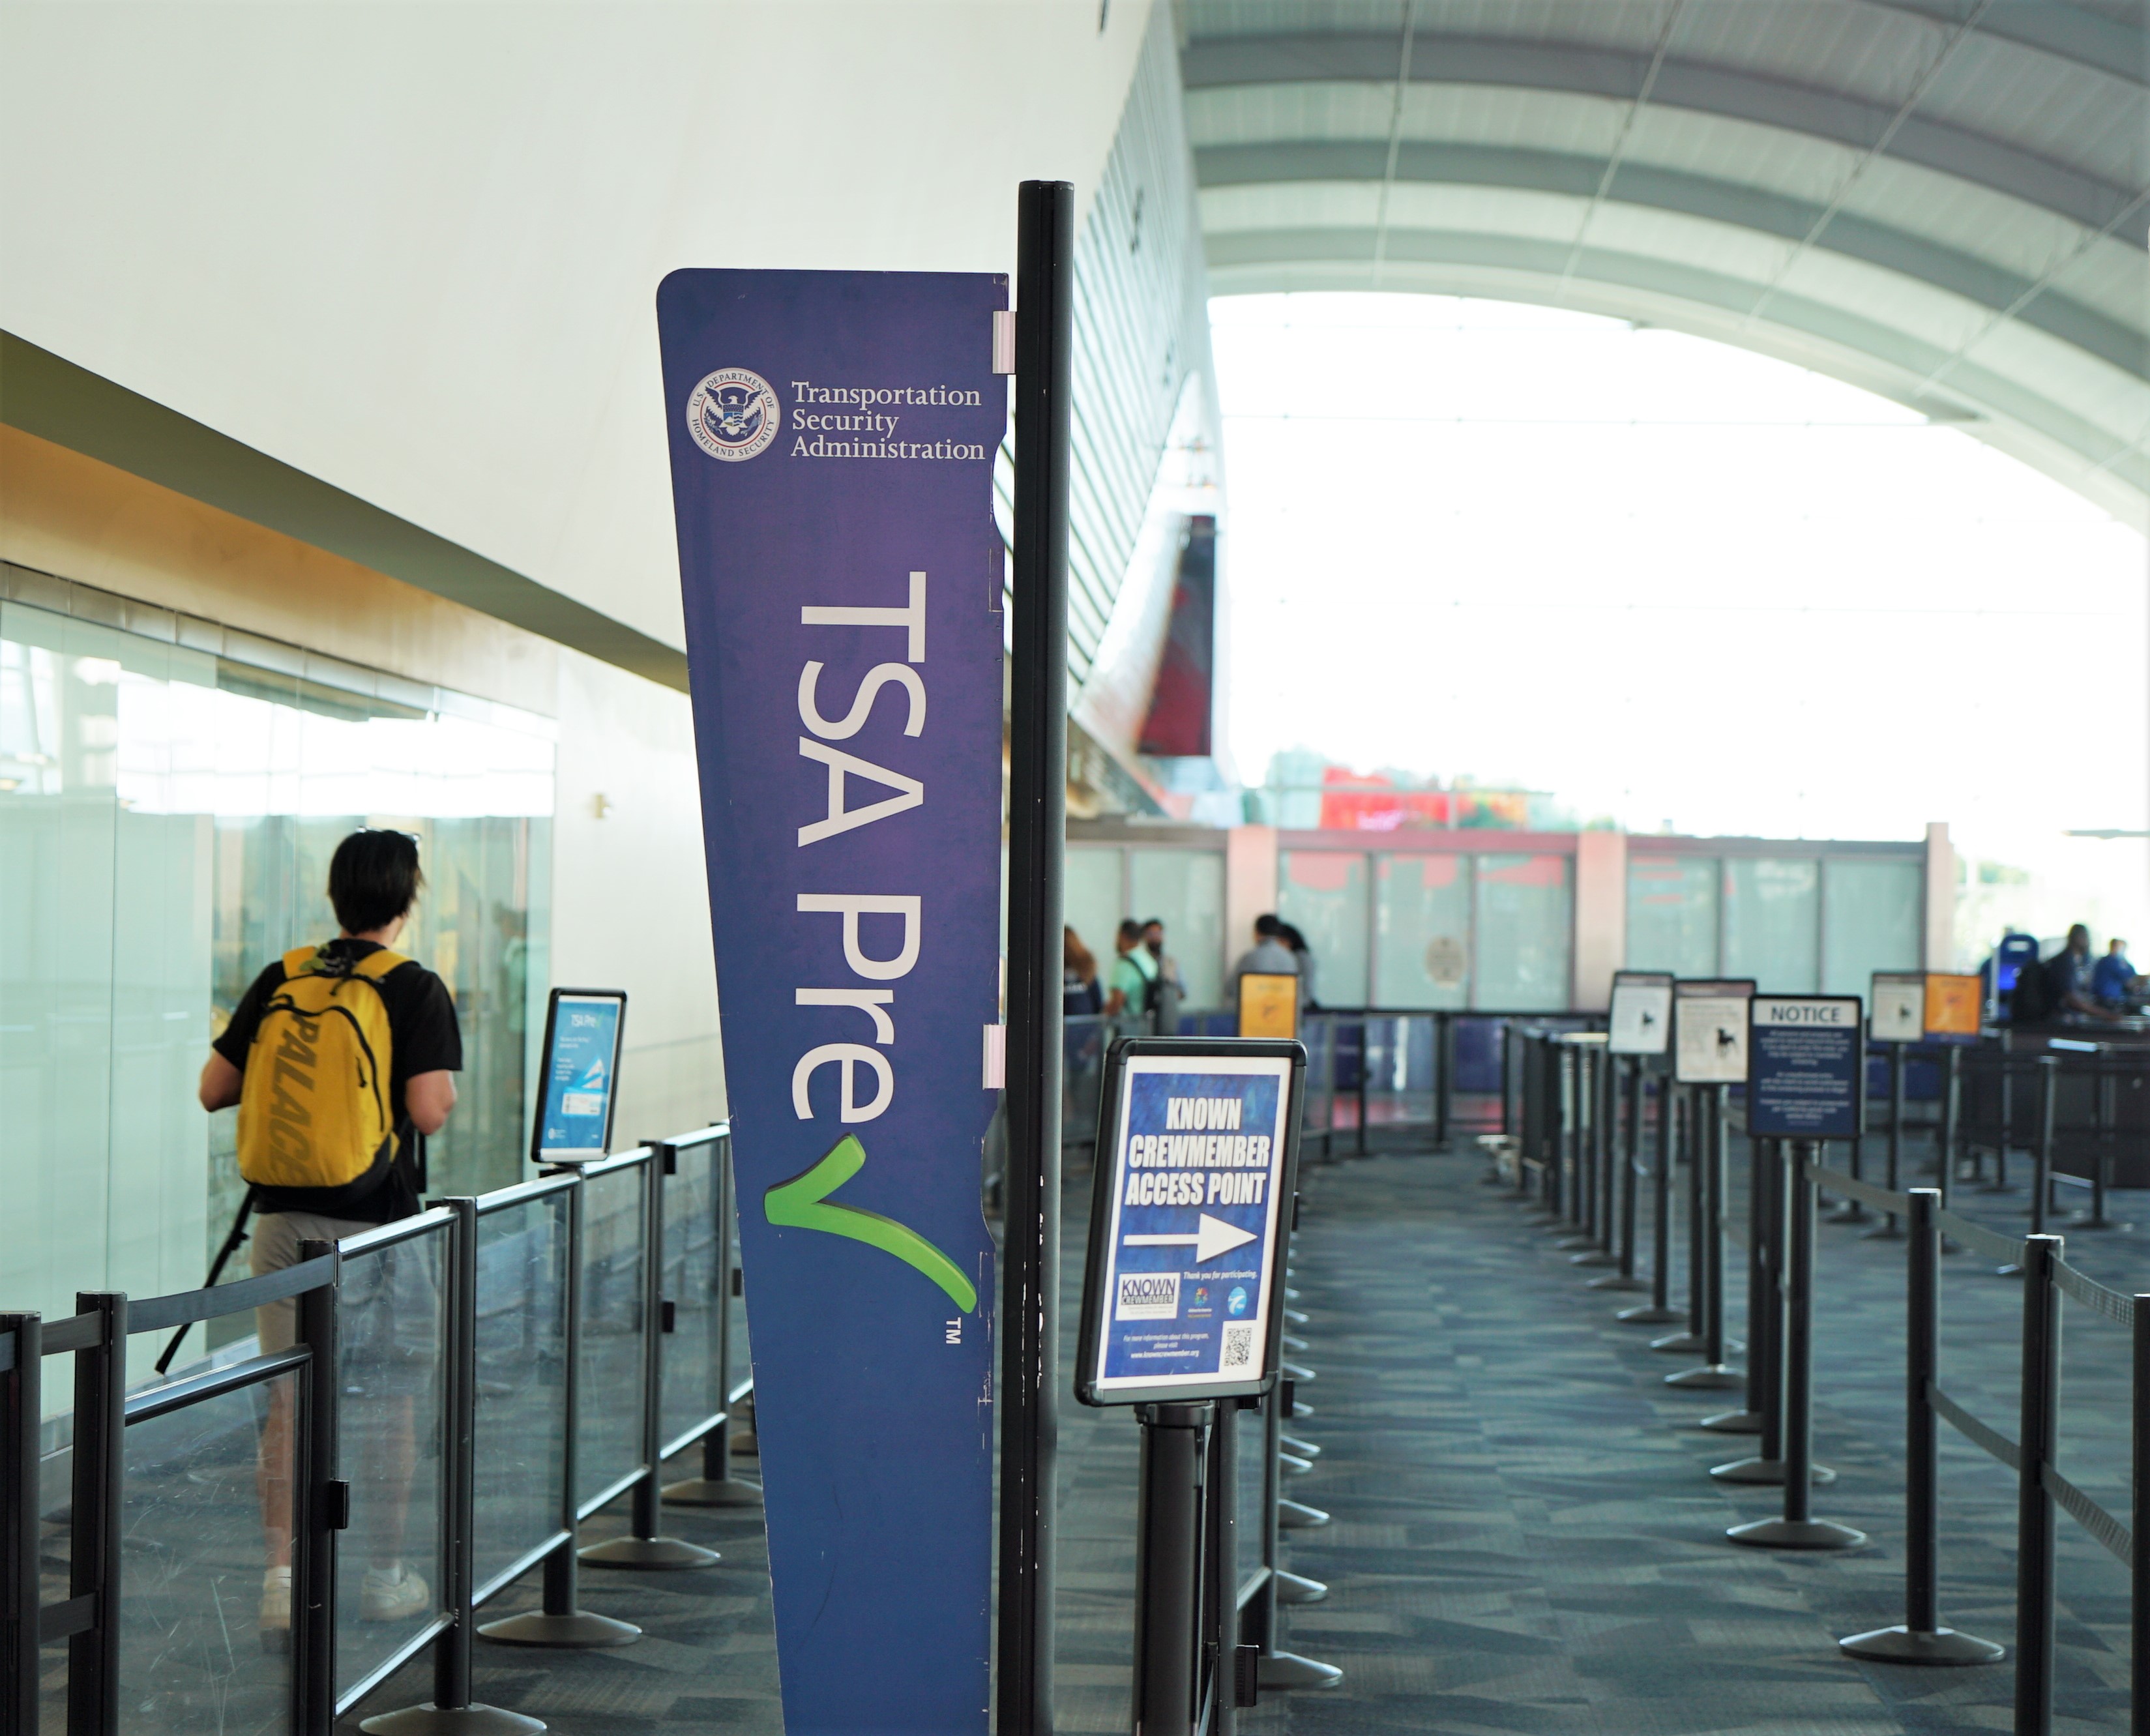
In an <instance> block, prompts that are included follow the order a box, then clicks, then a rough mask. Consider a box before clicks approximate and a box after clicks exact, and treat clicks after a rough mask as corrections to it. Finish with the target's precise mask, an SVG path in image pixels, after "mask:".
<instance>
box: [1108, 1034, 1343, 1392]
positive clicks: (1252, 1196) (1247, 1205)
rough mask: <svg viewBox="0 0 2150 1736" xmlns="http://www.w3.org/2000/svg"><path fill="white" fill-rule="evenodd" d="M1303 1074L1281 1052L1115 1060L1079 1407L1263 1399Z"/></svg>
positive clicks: (1199, 1045) (1193, 1045) (1149, 1049)
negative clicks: (1233, 1397) (1258, 1395)
mask: <svg viewBox="0 0 2150 1736" xmlns="http://www.w3.org/2000/svg"><path fill="white" fill-rule="evenodd" d="M1304 1068H1305V1051H1304V1050H1303V1049H1302V1048H1301V1047H1300V1045H1299V1044H1298V1043H1296V1042H1257V1041H1245V1042H1239V1041H1233V1040H1229V1039H1227V1040H1214V1039H1213V1040H1211V1041H1209V1042H1197V1041H1195V1040H1192V1039H1189V1040H1187V1041H1183V1042H1175V1041H1173V1040H1171V1039H1167V1038H1153V1039H1135V1040H1132V1041H1129V1042H1123V1043H1121V1044H1118V1045H1117V1046H1116V1047H1115V1048H1114V1050H1113V1055H1112V1057H1111V1059H1110V1061H1109V1062H1108V1067H1107V1072H1106V1077H1105V1083H1104V1091H1105V1096H1106V1102H1107V1106H1108V1107H1107V1115H1106V1123H1107V1125H1106V1128H1105V1129H1104V1137H1103V1140H1102V1141H1101V1153H1102V1155H1101V1158H1100V1161H1099V1163H1098V1188H1097V1198H1096V1201H1095V1206H1094V1209H1093V1214H1092V1217H1091V1229H1090V1236H1091V1241H1090V1260H1089V1266H1088V1272H1087V1274H1086V1276H1087V1282H1086V1284H1085V1285H1084V1297H1083V1331H1082V1349H1081V1352H1080V1355H1079V1357H1078V1374H1077V1377H1076V1395H1077V1396H1078V1397H1079V1398H1080V1399H1082V1400H1083V1402H1084V1403H1086V1404H1092V1405H1114V1404H1134V1403H1138V1402H1147V1401H1149V1400H1158V1399H1176V1400H1202V1399H1209V1398H1221V1397H1226V1396H1229V1395H1233V1394H1235V1393H1253V1392H1260V1391H1263V1390H1266V1388H1267V1386H1268V1385H1269V1380H1271V1378H1272V1377H1273V1375H1274V1371H1275V1351H1276V1340H1275V1335H1274V1327H1275V1325H1276V1322H1277V1320H1279V1319H1280V1318H1281V1316H1280V1315H1279V1314H1278V1312H1277V1309H1276V1299H1277V1294H1278V1292H1277V1287H1276V1286H1277V1279H1278V1275H1279V1273H1280V1271H1281V1253H1282V1248H1283V1244H1284V1239H1285V1237H1286V1236H1287V1234H1289V1229H1290V1221H1291V1220H1290V1204H1291V1200H1290V1194H1291V1187H1292V1177H1293V1174H1294V1170H1295V1159H1296V1156H1297V1152H1296V1148H1295V1139H1294V1138H1293V1129H1294V1128H1295V1127H1296V1125H1297V1108H1296V1103H1297V1091H1296V1085H1297V1082H1298V1081H1299V1079H1300V1077H1303V1071H1304Z"/></svg>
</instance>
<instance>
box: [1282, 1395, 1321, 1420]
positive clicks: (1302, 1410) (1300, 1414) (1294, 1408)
mask: <svg viewBox="0 0 2150 1736" xmlns="http://www.w3.org/2000/svg"><path fill="white" fill-rule="evenodd" d="M1284 1415H1285V1416H1289V1417H1290V1418H1292V1419H1293V1420H1294V1421H1298V1420H1300V1419H1301V1418H1304V1417H1309V1416H1313V1415H1314V1406H1313V1405H1302V1404H1301V1403H1300V1401H1299V1400H1297V1399H1294V1400H1292V1401H1291V1409H1290V1410H1287V1411H1285V1412H1284Z"/></svg>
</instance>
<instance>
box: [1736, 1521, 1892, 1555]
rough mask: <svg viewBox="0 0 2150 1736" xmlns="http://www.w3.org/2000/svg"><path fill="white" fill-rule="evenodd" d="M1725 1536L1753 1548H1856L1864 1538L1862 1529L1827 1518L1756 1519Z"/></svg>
mask: <svg viewBox="0 0 2150 1736" xmlns="http://www.w3.org/2000/svg"><path fill="white" fill-rule="evenodd" d="M1724 1535H1725V1536H1726V1537H1729V1538H1731V1539H1732V1541H1733V1542H1735V1543H1746V1544H1749V1545H1751V1546H1752V1547H1754V1548H1756V1549H1856V1548H1858V1547H1859V1546H1860V1544H1862V1543H1864V1542H1865V1541H1866V1533H1865V1532H1863V1531H1854V1530H1853V1529H1852V1528H1851V1527H1850V1526H1848V1525H1838V1524H1835V1523H1833V1522H1831V1521H1830V1520H1827V1519H1758V1520H1757V1521H1755V1522H1754V1524H1752V1525H1735V1526H1734V1527H1732V1529H1731V1530H1729V1531H1728V1532H1725V1534H1724Z"/></svg>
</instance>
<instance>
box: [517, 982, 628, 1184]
mask: <svg viewBox="0 0 2150 1736" xmlns="http://www.w3.org/2000/svg"><path fill="white" fill-rule="evenodd" d="M563 1001H610V1002H616V1003H617V1004H618V1008H619V1017H618V1019H617V1020H616V1021H615V1022H614V1023H613V1027H612V1055H611V1057H610V1059H609V1062H608V1065H607V1070H606V1074H605V1108H604V1131H603V1133H601V1134H599V1135H598V1148H597V1149H596V1150H595V1151H593V1152H588V1153H576V1152H568V1153H563V1152H557V1151H555V1152H548V1151H546V1150H545V1149H544V1143H545V1104H546V1102H547V1100H548V1098H550V1097H551V1096H552V1093H553V1037H556V1036H557V1035H558V1032H559V1022H560V1003H561V1002H563ZM626 1041H627V991H626V990H625V989H622V988H556V989H554V990H553V992H552V993H551V994H549V995H548V996H547V997H546V998H545V1041H544V1042H543V1044H541V1045H540V1046H539V1047H538V1056H539V1061H538V1103H537V1107H536V1109H535V1111H534V1112H533V1113H532V1116H531V1118H530V1161H531V1162H532V1163H545V1164H563V1163H598V1162H599V1161H600V1160H602V1159H603V1157H604V1155H605V1153H607V1152H608V1151H610V1150H611V1149H612V1123H613V1116H614V1115H615V1114H617V1113H618V1110H619V1055H620V1050H621V1048H622V1047H623V1046H624V1045H625V1043H626Z"/></svg>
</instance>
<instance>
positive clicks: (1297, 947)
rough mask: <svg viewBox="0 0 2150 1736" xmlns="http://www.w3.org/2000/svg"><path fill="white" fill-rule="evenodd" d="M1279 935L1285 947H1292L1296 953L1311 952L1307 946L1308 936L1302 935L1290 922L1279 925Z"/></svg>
mask: <svg viewBox="0 0 2150 1736" xmlns="http://www.w3.org/2000/svg"><path fill="white" fill-rule="evenodd" d="M1277 934H1278V936H1279V937H1280V938H1281V939H1282V940H1283V941H1284V945H1285V946H1289V947H1290V948H1291V950H1292V951H1295V952H1305V951H1309V950H1310V948H1309V947H1308V946H1307V944H1306V936H1305V935H1303V934H1301V933H1300V931H1298V930H1297V929H1296V928H1295V927H1294V926H1292V925H1291V924H1290V923H1289V922H1279V923H1278V924H1277Z"/></svg>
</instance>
